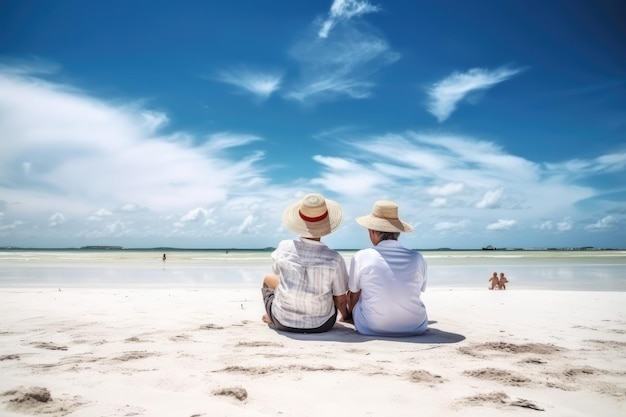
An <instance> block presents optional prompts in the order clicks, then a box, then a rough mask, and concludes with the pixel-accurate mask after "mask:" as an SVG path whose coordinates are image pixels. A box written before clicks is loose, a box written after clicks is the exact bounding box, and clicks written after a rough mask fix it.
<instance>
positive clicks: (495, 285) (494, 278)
mask: <svg viewBox="0 0 626 417" xmlns="http://www.w3.org/2000/svg"><path fill="white" fill-rule="evenodd" d="M489 282H491V286H490V287H489V289H490V290H495V289H498V290H499V289H500V280H499V279H498V273H497V272H494V273H493V275H492V276H491V278H489Z"/></svg>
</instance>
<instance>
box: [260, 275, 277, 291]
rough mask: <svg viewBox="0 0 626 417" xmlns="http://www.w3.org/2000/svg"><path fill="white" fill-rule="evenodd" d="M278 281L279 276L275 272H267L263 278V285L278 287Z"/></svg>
mask: <svg viewBox="0 0 626 417" xmlns="http://www.w3.org/2000/svg"><path fill="white" fill-rule="evenodd" d="M279 282H280V276H278V275H276V274H267V275H265V277H264V278H263V286H264V287H269V288H276V287H278V283H279Z"/></svg>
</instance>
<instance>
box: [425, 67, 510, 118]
mask: <svg viewBox="0 0 626 417" xmlns="http://www.w3.org/2000/svg"><path fill="white" fill-rule="evenodd" d="M520 71H522V70H521V69H514V68H506V67H502V68H497V69H495V70H492V71H490V70H487V69H483V68H473V69H470V70H469V71H467V72H464V73H463V72H454V73H452V74H451V75H449V76H448V77H446V78H444V79H443V80H441V81H438V82H436V83H435V84H434V85H433V86H432V87H431V88H429V89H428V97H429V102H428V111H429V112H430V113H432V114H433V115H434V116H435V117H436V118H437V120H439V122H443V121H444V120H446V119H447V118H448V117H450V115H451V114H452V113H453V112H454V110H456V107H457V104H458V103H459V102H460V101H461V100H463V99H464V98H465V97H466V96H467V95H468V94H470V93H471V92H473V91H478V90H486V89H488V88H491V87H493V86H494V85H496V84H498V83H501V82H503V81H506V80H508V79H509V78H511V77H513V76H515V75H517V74H518V73H519V72H520Z"/></svg>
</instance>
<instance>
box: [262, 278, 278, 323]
mask: <svg viewBox="0 0 626 417" xmlns="http://www.w3.org/2000/svg"><path fill="white" fill-rule="evenodd" d="M279 282H280V276H278V275H276V274H267V275H265V277H263V286H264V287H268V288H276V287H278V283H279ZM261 320H263V323H267V324H270V323H272V320H271V319H270V317H269V316H268V315H267V314H263V317H261Z"/></svg>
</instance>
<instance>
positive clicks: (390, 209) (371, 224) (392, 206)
mask: <svg viewBox="0 0 626 417" xmlns="http://www.w3.org/2000/svg"><path fill="white" fill-rule="evenodd" d="M356 222H357V223H358V224H360V225H361V226H363V227H367V228H368V229H370V230H376V231H378V232H393V233H398V232H405V233H406V232H410V231H412V230H413V228H412V227H411V226H410V225H409V224H408V223H405V222H403V221H402V220H400V219H399V218H398V204H396V203H394V202H393V201H386V200H378V201H377V202H375V203H374V207H373V208H372V213H371V214H368V215H367V216H361V217H357V219H356Z"/></svg>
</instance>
